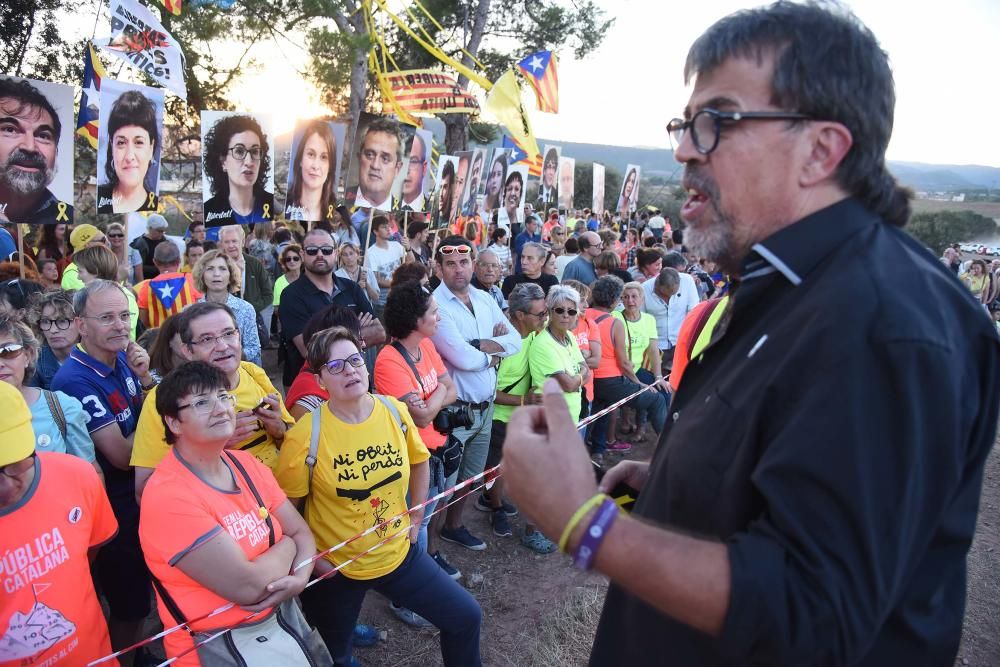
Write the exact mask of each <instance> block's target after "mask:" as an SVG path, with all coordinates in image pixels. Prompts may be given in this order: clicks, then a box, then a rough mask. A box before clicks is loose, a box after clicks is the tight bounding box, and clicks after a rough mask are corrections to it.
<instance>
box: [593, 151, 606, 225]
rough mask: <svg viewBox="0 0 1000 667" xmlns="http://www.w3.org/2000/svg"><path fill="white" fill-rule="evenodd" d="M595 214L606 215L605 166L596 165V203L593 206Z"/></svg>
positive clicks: (597, 163) (596, 163)
mask: <svg viewBox="0 0 1000 667" xmlns="http://www.w3.org/2000/svg"><path fill="white" fill-rule="evenodd" d="M591 209H592V210H593V211H594V213H597V214H601V213H604V165H603V164H600V163H599V162H595V163H594V202H593V205H592V206H591Z"/></svg>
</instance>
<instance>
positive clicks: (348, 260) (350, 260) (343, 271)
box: [335, 243, 380, 303]
mask: <svg viewBox="0 0 1000 667" xmlns="http://www.w3.org/2000/svg"><path fill="white" fill-rule="evenodd" d="M338 256H339V258H340V268H339V269H337V271H336V273H335V275H338V276H340V277H341V278H347V279H348V280H353V281H354V282H356V283H357V284H358V285H360V286H361V289H363V290H364V291H365V294H367V295H368V300H369V301H371V302H372V303H378V299H379V296H380V291H379V288H378V278H377V277H376V276H375V272H374V271H373V270H372V269H371V267H369V266H361V251H360V250H359V249H358V246H356V245H354V244H353V243H344V244H343V245H341V246H340V253H339V255H338Z"/></svg>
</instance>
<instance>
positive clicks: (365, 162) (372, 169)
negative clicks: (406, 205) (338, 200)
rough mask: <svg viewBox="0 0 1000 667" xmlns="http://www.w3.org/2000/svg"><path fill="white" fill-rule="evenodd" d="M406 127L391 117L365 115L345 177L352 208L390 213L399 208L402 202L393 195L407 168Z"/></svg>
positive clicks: (361, 121)
mask: <svg viewBox="0 0 1000 667" xmlns="http://www.w3.org/2000/svg"><path fill="white" fill-rule="evenodd" d="M403 127H405V126H404V125H402V124H401V123H400V122H399V121H397V120H395V119H393V118H390V117H388V116H376V115H374V114H366V113H363V114H361V119H360V120H359V121H358V131H357V133H356V134H355V137H354V146H353V147H352V149H351V160H350V165H349V167H348V171H347V178H346V179H345V191H344V199H345V201H346V203H347V206H348V207H355V208H358V207H363V208H374V209H375V210H376V211H384V212H386V213H388V212H391V211H395V210H398V208H399V201H398V199H394V198H393V196H392V186H393V183H395V182H396V176H398V175H399V173H400V172H401V170H402V169H403V160H404V157H403V156H404V155H405V149H406V137H405V136H404V134H403Z"/></svg>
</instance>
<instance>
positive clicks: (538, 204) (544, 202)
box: [535, 145, 562, 212]
mask: <svg viewBox="0 0 1000 667" xmlns="http://www.w3.org/2000/svg"><path fill="white" fill-rule="evenodd" d="M542 155H544V156H545V157H544V158H543V160H542V178H541V181H539V183H538V194H537V195H536V197H535V210H537V211H543V212H544V211H548V209H550V208H554V207H556V206H557V205H558V201H559V199H558V192H559V179H558V173H559V158H560V157H561V155H562V148H561V147H559V146H548V145H547V146H545V150H544V151H542Z"/></svg>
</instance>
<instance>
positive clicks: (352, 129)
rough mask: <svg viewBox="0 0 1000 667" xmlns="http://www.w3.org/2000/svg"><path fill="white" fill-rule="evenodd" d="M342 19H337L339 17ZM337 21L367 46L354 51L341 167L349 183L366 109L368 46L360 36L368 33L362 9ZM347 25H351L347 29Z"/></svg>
mask: <svg viewBox="0 0 1000 667" xmlns="http://www.w3.org/2000/svg"><path fill="white" fill-rule="evenodd" d="M338 18H339V19H340V20H337V19H338ZM334 19H335V20H336V23H337V25H338V27H339V28H340V30H341V31H342V32H349V33H350V34H351V35H352V36H353V37H354V39H355V40H356V43H358V44H364V45H365V46H358V47H356V49H355V51H354V59H353V60H352V61H351V98H350V104H349V106H348V113H349V114H350V117H351V122H350V124H349V125H348V127H347V136H345V137H344V147H343V151H344V159H343V165H342V167H341V169H340V173H341V178H342V179H343V180H344V183H345V184H346V183H347V173H348V170H349V169H350V168H351V158H352V157H353V151H352V150H351V149H352V148H353V147H354V135H355V134H356V133H357V131H358V122H359V121H360V120H361V112H362V111H364V106H365V92H366V90H365V89H366V87H367V85H368V47H367V40H361V39H359V38H360V36H362V35H365V34H367V33H366V27H365V19H364V16H363V15H362V13H361V11H360V10H359V11H356V12H354V13H353V14H352V15H351V16H350V18H348V19H346V20H344V19H343V17H336V16H335V17H334ZM347 25H349V26H350V28H349V29H347Z"/></svg>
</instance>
